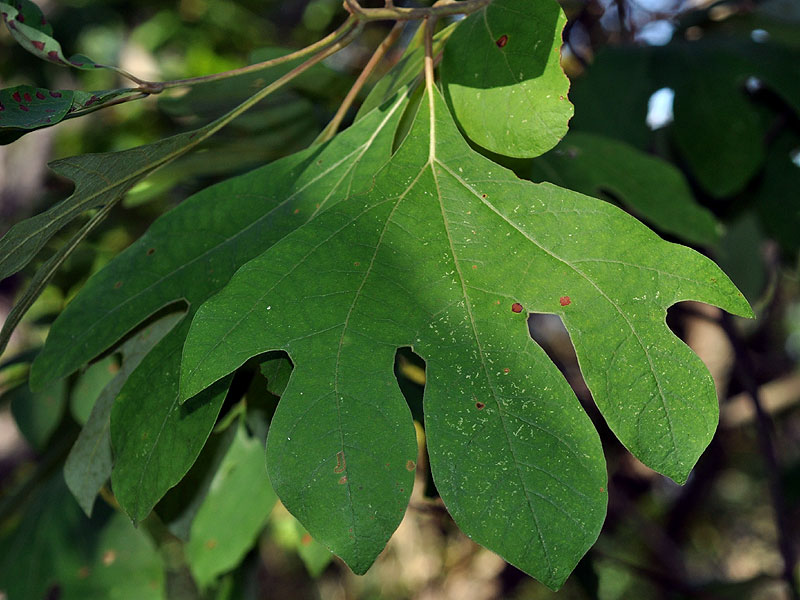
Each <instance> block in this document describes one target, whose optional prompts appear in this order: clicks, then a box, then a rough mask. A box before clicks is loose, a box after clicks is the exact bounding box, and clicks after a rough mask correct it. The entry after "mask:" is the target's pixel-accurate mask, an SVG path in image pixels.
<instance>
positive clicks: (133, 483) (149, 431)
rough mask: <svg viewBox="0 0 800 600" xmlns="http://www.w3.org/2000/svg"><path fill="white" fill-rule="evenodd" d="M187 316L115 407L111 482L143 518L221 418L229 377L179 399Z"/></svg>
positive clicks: (141, 367)
mask: <svg viewBox="0 0 800 600" xmlns="http://www.w3.org/2000/svg"><path fill="white" fill-rule="evenodd" d="M186 330H188V320H184V321H183V322H182V323H181V324H180V325H178V326H177V327H176V328H175V329H173V330H172V331H170V332H169V333H168V334H167V335H166V336H165V337H164V338H163V339H162V340H161V341H160V342H159V343H158V344H156V346H155V347H154V348H153V350H151V351H150V353H149V354H148V355H147V356H146V357H145V358H144V359H143V360H142V362H141V364H140V365H139V366H138V368H137V369H136V370H135V371H134V372H133V373H132V374H131V375H130V376H129V377H128V379H127V381H126V382H125V384H124V385H123V386H122V390H121V391H120V393H119V396H117V399H116V402H115V403H114V406H113V408H112V409H111V447H112V449H113V455H114V469H113V471H112V473H111V485H112V488H113V490H114V496H115V497H116V499H117V501H118V502H119V504H120V506H122V508H123V509H124V510H125V512H126V513H127V514H128V516H130V517H131V519H133V521H134V522H136V521H141V520H142V519H144V518H145V517H147V515H148V514H150V511H151V510H152V508H153V506H155V504H156V503H157V502H158V501H159V500H160V499H161V498H162V497H163V496H164V494H165V493H166V492H167V490H169V489H170V488H171V487H173V486H174V485H175V484H176V483H178V482H179V481H180V480H181V479H182V478H183V476H184V475H186V472H187V471H188V470H189V468H190V467H191V466H192V464H194V461H195V460H196V459H197V456H198V455H199V454H200V451H201V450H202V449H203V445H204V444H205V442H206V440H207V439H208V436H209V434H210V433H211V430H212V429H213V427H214V423H215V422H216V420H217V415H218V414H219V411H220V408H221V407H222V402H223V400H224V399H225V394H226V393H227V391H228V386H229V385H230V378H227V379H223V380H220V381H219V382H218V383H217V384H216V385H215V386H213V387H210V388H208V389H207V390H205V391H203V392H202V393H201V394H199V395H198V397H197V398H195V399H194V404H193V405H192V406H191V407H190V406H188V405H180V404H179V403H178V378H177V377H176V376H175V375H176V374H177V372H178V369H179V368H180V356H181V347H182V346H183V341H184V338H185V337H186Z"/></svg>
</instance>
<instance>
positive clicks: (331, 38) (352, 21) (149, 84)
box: [116, 15, 360, 94]
mask: <svg viewBox="0 0 800 600" xmlns="http://www.w3.org/2000/svg"><path fill="white" fill-rule="evenodd" d="M359 24H360V23H359V19H358V18H356V17H354V16H353V15H351V16H349V17H348V18H347V20H346V21H345V22H344V23H342V25H341V26H339V28H338V29H336V30H335V31H333V32H332V33H330V34H329V35H327V36H325V37H324V38H322V39H321V40H319V41H317V42H314V43H313V44H311V45H310V46H306V47H305V48H302V49H300V50H297V51H295V52H291V53H290V54H287V55H286V56H279V57H278V58H273V59H270V60H265V61H263V62H260V63H256V64H254V65H248V66H246V67H241V68H239V69H233V70H231V71H223V72H222V73H214V74H213V75H203V76H201V77H190V78H187V79H173V80H171V81H145V80H142V79H139V78H138V77H136V76H134V75H131V74H130V73H127V72H125V71H123V70H121V69H116V71H117V72H118V73H119V74H120V75H122V76H123V77H126V78H128V79H130V80H131V81H133V82H135V83H137V84H138V85H139V88H138V90H139V91H141V92H143V93H145V94H160V93H161V92H163V91H164V90H168V89H171V88H176V87H184V86H191V85H196V84H198V83H208V82H210V81H219V80H220V79H227V78H229V77H236V76H237V75H244V74H245V73H255V72H258V71H263V70H265V69H269V68H272V67H275V66H277V65H281V64H283V63H287V62H291V61H293V60H297V59H298V58H303V57H304V56H308V55H309V54H313V53H314V52H317V51H318V50H323V49H325V48H326V47H329V46H332V45H333V44H336V43H337V42H339V41H341V40H342V39H344V38H345V36H347V35H348V34H350V33H351V32H352V31H353V30H354V29H355V28H357V27H358V26H359Z"/></svg>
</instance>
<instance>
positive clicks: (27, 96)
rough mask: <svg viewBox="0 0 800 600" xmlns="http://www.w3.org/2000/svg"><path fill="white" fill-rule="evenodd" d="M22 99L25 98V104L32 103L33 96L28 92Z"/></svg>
mask: <svg viewBox="0 0 800 600" xmlns="http://www.w3.org/2000/svg"><path fill="white" fill-rule="evenodd" d="M22 97H23V98H25V102H30V101H31V95H30V94H29V93H28V92H25V94H24V95H23V96H22Z"/></svg>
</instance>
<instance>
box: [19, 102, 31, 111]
mask: <svg viewBox="0 0 800 600" xmlns="http://www.w3.org/2000/svg"><path fill="white" fill-rule="evenodd" d="M19 109H20V110H21V111H23V112H28V111H29V110H30V109H29V108H28V107H27V106H25V105H24V104H20V105H19Z"/></svg>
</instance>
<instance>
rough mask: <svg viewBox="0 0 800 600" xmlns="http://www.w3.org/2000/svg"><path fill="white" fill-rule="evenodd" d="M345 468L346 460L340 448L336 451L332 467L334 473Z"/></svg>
mask: <svg viewBox="0 0 800 600" xmlns="http://www.w3.org/2000/svg"><path fill="white" fill-rule="evenodd" d="M345 468H347V461H346V460H345V459H344V451H342V450H340V451H339V452H337V453H336V466H335V467H334V468H333V472H334V473H341V472H342V471H344V470H345Z"/></svg>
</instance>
